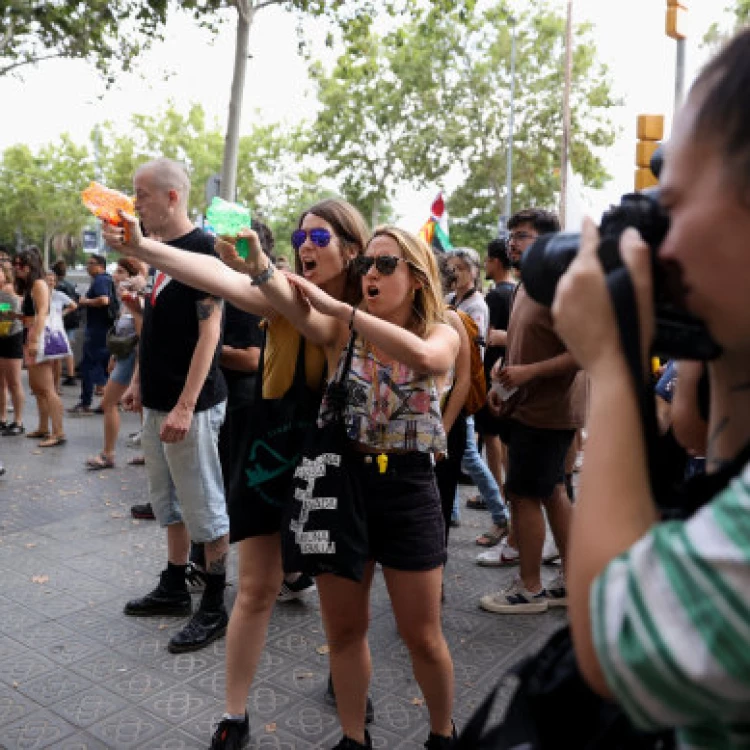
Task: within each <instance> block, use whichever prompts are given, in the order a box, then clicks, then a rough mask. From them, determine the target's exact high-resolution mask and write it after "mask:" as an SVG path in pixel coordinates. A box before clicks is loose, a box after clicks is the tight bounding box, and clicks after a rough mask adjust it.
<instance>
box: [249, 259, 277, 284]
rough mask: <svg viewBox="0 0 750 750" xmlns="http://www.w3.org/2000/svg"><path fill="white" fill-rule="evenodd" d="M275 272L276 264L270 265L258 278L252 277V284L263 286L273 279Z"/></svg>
mask: <svg viewBox="0 0 750 750" xmlns="http://www.w3.org/2000/svg"><path fill="white" fill-rule="evenodd" d="M275 271H276V267H275V266H274V264H273V263H269V264H268V265H267V266H266V270H265V271H261V272H260V273H259V274H258V275H257V276H251V277H250V283H251V284H252V285H253V286H262V285H263V284H265V283H267V282H268V281H269V280H270V279H271V276H273V275H274V273H275Z"/></svg>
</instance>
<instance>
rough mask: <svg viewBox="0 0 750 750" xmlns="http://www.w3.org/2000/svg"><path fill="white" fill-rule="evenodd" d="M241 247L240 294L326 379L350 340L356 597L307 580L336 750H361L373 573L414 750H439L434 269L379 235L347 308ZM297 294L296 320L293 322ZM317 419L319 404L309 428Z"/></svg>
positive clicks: (444, 726) (448, 740)
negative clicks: (417, 744)
mask: <svg viewBox="0 0 750 750" xmlns="http://www.w3.org/2000/svg"><path fill="white" fill-rule="evenodd" d="M249 239H250V243H249V244H250V246H251V253H250V255H249V258H248V263H247V266H248V270H249V272H250V274H251V276H252V279H253V283H254V284H255V285H256V286H258V288H259V289H260V290H261V291H262V292H263V293H264V294H265V295H266V298H267V299H268V301H269V303H270V304H271V305H272V306H273V307H274V309H276V310H278V311H279V312H280V313H282V314H283V315H286V316H288V318H289V320H291V321H292V323H294V325H295V326H297V327H298V329H299V330H300V332H301V333H302V335H304V336H305V337H306V339H307V340H308V341H313V342H316V343H318V344H320V345H322V346H323V347H324V350H325V352H326V356H327V358H328V367H329V372H330V373H335V374H336V375H338V374H339V373H340V372H341V368H342V366H343V361H344V358H345V353H346V349H347V348H348V346H347V345H348V341H349V336H350V331H353V332H354V333H355V335H356V337H355V341H354V347H353V355H352V358H351V366H350V369H349V372H348V375H347V380H346V386H347V393H348V397H347V400H346V401H347V403H346V406H345V408H344V422H345V425H346V429H347V434H348V437H349V439H350V444H349V452H348V456H347V462H348V465H349V466H351V467H353V471H354V472H355V473H356V474H357V475H358V478H359V484H360V485H361V487H362V488H363V492H364V503H365V507H366V516H367V527H368V537H369V554H368V560H367V562H366V567H365V575H364V577H363V579H362V581H360V582H359V583H357V582H354V581H352V580H349V579H347V578H343V577H339V576H336V575H333V574H324V575H320V576H318V577H317V583H318V591H319V594H320V602H321V608H322V614H323V621H324V624H325V628H326V633H327V638H328V643H329V646H330V660H331V672H332V676H333V684H334V688H335V692H336V696H337V710H338V713H339V718H340V720H341V725H342V729H343V734H344V736H343V737H342V739H341V741H340V742H339V743H338V745H336V750H357V749H358V748H369V747H372V745H371V741H370V736H369V734H368V732H367V731H366V729H365V704H366V697H367V687H368V683H369V679H370V673H371V669H372V667H371V662H370V652H369V647H368V644H367V630H368V625H369V615H370V613H369V598H370V588H371V585H372V578H373V573H374V569H375V564H376V563H380V565H381V566H382V569H383V575H384V577H385V581H386V585H387V587H388V593H389V595H390V599H391V604H392V606H393V611H394V615H395V617H396V622H397V624H398V630H399V633H400V634H401V637H402V638H403V639H404V642H405V644H406V646H407V648H408V649H409V652H410V655H411V659H412V664H413V669H414V676H415V678H416V680H417V682H418V683H419V686H420V688H421V689H422V693H423V695H424V697H425V701H426V703H427V707H428V710H429V714H430V730H431V731H430V734H429V737H428V739H427V742H426V744H425V747H426V748H428V750H440V749H442V748H448V747H450V746H451V744H452V741H453V740H452V738H453V736H454V728H453V724H452V720H451V711H452V705H453V664H452V661H451V657H450V654H449V652H448V647H447V645H446V642H445V639H444V637H443V633H442V627H441V623H440V609H441V605H440V596H441V583H442V570H443V565H444V563H445V560H446V546H445V527H444V522H443V517H442V512H441V506H440V496H439V493H438V489H437V484H436V481H435V473H434V468H433V466H434V457H435V455H436V454H440V453H444V452H445V449H446V437H445V430H444V427H443V423H442V416H441V411H440V402H441V398H442V396H443V394H444V393H445V391H446V390H447V389H448V388H449V387H450V385H451V381H452V372H453V367H454V363H455V361H456V357H457V356H458V351H459V336H458V334H457V333H456V331H455V330H454V328H453V327H452V326H451V325H450V324H449V323H448V321H447V316H446V310H445V305H444V303H443V301H442V299H441V296H440V280H439V276H438V269H437V264H436V262H435V258H434V255H433V253H432V251H431V250H430V248H429V247H428V246H427V245H426V244H425V243H424V242H422V240H420V239H418V238H416V237H414V236H413V235H411V234H409V233H408V232H405V231H403V230H401V229H398V228H396V227H391V226H384V227H379V228H378V229H377V230H376V231H375V233H374V235H373V237H372V239H371V240H370V242H369V243H368V246H367V248H366V251H365V255H364V256H361V257H358V258H355V259H354V260H353V265H354V268H355V269H356V271H357V272H358V273H359V275H360V276H361V278H362V296H363V301H362V303H361V305H359V306H354V305H351V304H349V303H347V302H343V301H341V300H339V299H336V298H334V297H332V296H330V295H329V294H327V293H326V292H325V291H324V290H323V289H321V288H320V287H318V286H316V285H315V284H312V283H311V282H310V281H309V280H307V279H305V278H303V277H300V276H294V275H285V274H283V273H281V272H277V271H276V272H275V271H274V267H273V266H272V265H271V264H270V262H269V261H268V260H267V259H265V256H263V255H262V253H261V252H260V251H259V244H258V243H257V241H255V239H254V238H253V236H252V234H251V235H249ZM312 256H313V251H312V249H310V250H306V249H305V248H304V247H302V248H301V249H300V260H301V262H302V264H303V268H304V267H305V266H306V263H307V260H308V257H309V258H310V260H311V261H312V260H313V257H312ZM299 294H301V295H302V297H303V298H304V299H305V300H306V301H307V302H308V303H309V306H310V307H309V309H306V310H303V311H302V312H301V313H300V311H299V306H298V304H297V297H298V295H299ZM330 418H331V409H330V407H329V405H328V403H327V400H326V398H325V397H324V399H323V404H322V406H321V411H320V416H319V421H320V422H322V423H325V422H326V421H327V420H328V419H330Z"/></svg>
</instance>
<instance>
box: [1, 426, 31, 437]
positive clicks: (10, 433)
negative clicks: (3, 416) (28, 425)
mask: <svg viewBox="0 0 750 750" xmlns="http://www.w3.org/2000/svg"><path fill="white" fill-rule="evenodd" d="M24 432H26V430H25V429H24V426H23V425H22V424H18V422H11V423H10V424H9V425H6V426H5V429H3V431H2V434H3V435H5V436H6V437H16V435H23V433H24Z"/></svg>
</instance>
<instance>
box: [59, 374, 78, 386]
mask: <svg viewBox="0 0 750 750" xmlns="http://www.w3.org/2000/svg"><path fill="white" fill-rule="evenodd" d="M77 383H78V381H77V380H76V379H75V378H74V377H73V376H72V375H66V376H65V377H64V378H63V379H62V385H77Z"/></svg>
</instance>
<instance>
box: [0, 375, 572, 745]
mask: <svg viewBox="0 0 750 750" xmlns="http://www.w3.org/2000/svg"><path fill="white" fill-rule="evenodd" d="M68 390H71V393H70V394H68V393H67V391H66V394H65V395H64V399H65V400H66V406H70V405H72V404H73V403H74V398H75V396H76V395H77V392H76V393H73V391H75V390H76V389H68ZM31 407H32V415H30V416H29V421H32V420H33V418H34V417H33V404H32V405H31ZM122 417H123V427H122V432H121V437H122V436H124V435H127V434H128V433H129V432H133V431H135V429H136V428H137V424H138V423H137V419H136V418H135V417H134V416H133V415H130V414H123V415H122ZM68 427H70V429H69V430H68ZM66 431H68V437H69V439H68V443H67V444H66V446H65V447H64V449H62V450H61V451H60V452H59V454H57V455H56V456H51V455H45V456H44V458H42V457H41V456H40V455H36V454H34V452H33V446H29V445H28V444H26V445H24V444H23V443H20V442H19V441H9V442H8V444H5V443H4V444H3V450H4V453H3V461H4V462H5V464H6V466H7V467H8V469H9V471H8V474H7V475H6V477H5V478H4V479H3V480H1V481H2V484H0V748H2V750H11V748H13V749H14V750H15V749H16V748H24V750H29V748H54V750H101V749H102V748H107V749H108V750H121V749H122V750H128V749H130V748H134V749H137V750H178V749H183V750H195V749H198V750H206V748H207V747H208V744H209V741H210V737H211V734H212V732H213V729H214V727H215V725H216V723H217V722H218V721H219V719H220V718H221V715H222V712H223V707H224V700H223V699H224V691H225V682H226V680H225V654H226V641H225V639H220V640H218V641H215V642H214V643H212V644H211V645H210V646H209V647H208V648H206V649H204V650H202V651H199V652H195V653H190V654H180V655H173V654H170V653H168V652H167V643H168V641H169V638H170V637H171V636H172V635H173V634H174V633H175V632H176V631H177V630H178V629H180V628H181V627H183V625H184V624H185V622H186V621H187V618H134V617H126V616H125V615H124V614H123V612H122V609H123V606H124V604H125V602H126V601H128V600H129V599H132V598H136V597H140V596H142V595H143V594H145V593H146V592H148V591H150V590H151V589H153V588H154V586H155V585H156V583H157V581H158V575H159V572H160V570H161V569H162V568H163V567H164V564H165V559H166V548H165V534H164V531H163V529H160V528H159V527H158V525H157V524H155V523H153V522H146V521H134V520H133V519H131V518H130V516H129V509H130V505H131V504H132V503H133V502H143V501H144V500H145V499H146V480H145V472H144V471H143V469H131V467H127V468H126V467H124V466H123V467H121V468H118V469H116V470H115V471H112V472H104V473H101V474H96V473H86V472H85V471H84V470H83V469H82V465H83V461H84V460H85V458H86V456H88V455H90V454H91V453H93V452H94V451H95V450H96V449H97V448H98V447H99V444H100V441H101V421H100V420H98V419H93V418H92V419H91V420H66ZM25 442H26V443H28V442H29V441H25ZM6 451H7V452H6ZM127 455H128V454H127V453H126V452H125V449H124V448H123V447H118V461H121V462H122V463H123V464H124V462H125V460H126V457H127ZM17 477H23V478H22V479H18V478H17ZM461 492H462V494H463V495H468V494H470V493H471V492H472V489H471V488H468V487H462V488H461ZM462 518H463V525H462V527H461V528H459V529H456V530H452V532H451V542H450V556H449V561H448V565H447V568H446V571H445V591H446V599H447V600H446V604H445V607H444V611H443V628H444V632H445V637H446V640H447V642H448V644H449V647H450V649H451V653H452V656H453V659H454V672H455V686H456V687H455V692H456V703H455V716H456V720H457V723H458V724H459V727H460V726H461V725H462V724H463V723H464V722H465V721H466V720H467V719H468V718H469V716H470V715H471V713H472V712H473V711H474V710H475V709H476V707H477V706H478V705H479V703H480V702H481V700H482V699H483V698H484V696H486V695H487V693H488V692H489V690H490V689H491V688H492V687H494V686H495V685H496V684H497V683H499V682H502V688H501V690H500V695H499V697H498V700H497V702H496V706H495V708H494V709H493V714H492V715H493V717H494V718H495V719H497V720H499V718H500V716H501V715H502V712H503V711H504V710H505V707H506V705H507V702H508V700H509V698H510V696H511V695H512V690H513V682H512V680H509V679H508V677H507V673H508V670H509V668H510V667H511V666H513V665H514V664H516V663H517V662H518V661H520V660H521V659H522V658H523V657H525V656H526V655H527V654H529V653H530V652H532V651H533V650H534V649H537V648H539V646H540V645H541V644H542V643H543V642H544V640H546V639H547V638H548V637H549V635H550V634H551V632H552V631H554V630H555V629H556V628H558V627H560V626H561V625H562V624H563V623H564V622H565V612H564V610H561V611H555V612H549V613H546V614H544V615H540V616H531V615H529V616H514V617H503V616H499V615H494V614H491V613H486V612H483V611H481V610H480V609H479V606H478V601H479V597H480V596H482V595H483V594H486V593H489V592H490V591H495V590H498V589H499V588H502V587H503V586H505V585H507V584H508V583H509V582H510V581H511V579H512V577H513V576H514V575H515V574H516V570H515V569H512V568H511V569H503V570H498V569H487V568H480V567H478V566H477V565H476V564H475V559H476V555H477V554H478V553H479V552H480V551H481V549H480V548H479V547H477V545H476V544H475V543H474V539H475V537H476V536H477V535H478V534H479V533H481V531H482V530H483V529H484V528H485V527H486V525H487V523H488V519H489V516H488V515H487V514H486V513H482V512H478V511H470V510H462ZM236 570H237V553H236V550H234V549H233V550H232V551H231V552H230V558H229V571H230V573H229V578H230V584H231V585H230V587H229V588H228V590H227V597H226V599H227V603H228V606H230V607H231V605H232V602H233V601H234V598H235V596H236V593H237V586H236ZM556 572H557V569H556V568H552V567H550V568H545V570H544V571H543V576H546V577H552V576H553V575H554V574H555V573H556ZM34 576H47V579H46V581H44V582H43V583H41V582H34V581H33V580H32V578H33V577H34ZM199 597H200V594H195V595H194V597H193V599H194V603H195V605H196V606H197V602H198V600H199ZM370 607H371V622H370V632H369V643H370V649H371V653H372V662H373V673H372V682H371V686H370V693H371V695H372V698H373V701H374V705H375V717H376V719H375V724H374V725H373V726H372V727H371V734H372V738H373V746H374V747H375V748H382V749H383V750H391V749H393V750H420V748H422V747H423V744H424V741H425V739H426V737H427V733H428V717H427V708H426V706H425V705H424V701H423V699H422V694H421V691H420V689H419V686H418V685H417V683H416V680H415V679H414V676H413V674H412V669H411V660H410V657H409V653H408V650H407V649H406V647H405V645H404V644H403V642H402V641H401V639H400V637H399V635H398V629H397V627H396V622H395V618H394V616H393V612H392V610H391V607H390V602H389V599H388V591H387V588H386V586H385V582H384V578H383V576H382V573H381V572H380V571H379V570H377V571H376V573H375V577H374V580H373V585H372V591H371V597H370ZM326 646H327V639H326V636H325V633H324V629H323V625H322V620H321V613H320V603H319V600H318V596H317V594H314V593H313V594H312V595H309V596H306V597H305V598H304V599H303V600H301V601H295V602H289V603H285V604H279V605H278V606H276V607H275V608H274V610H273V613H272V616H271V620H270V623H269V628H268V639H267V644H266V647H265V648H264V650H263V652H262V654H261V656H260V661H259V664H258V669H257V674H256V679H255V682H254V684H253V685H252V688H251V690H250V694H249V696H248V700H247V708H248V712H249V715H250V721H251V730H252V742H251V745H250V747H251V748H253V749H255V750H308V749H310V750H327V749H328V748H331V747H333V746H334V745H335V744H336V743H337V742H338V740H339V739H340V737H341V729H340V725H339V722H338V718H337V716H336V713H335V710H334V709H333V708H331V707H330V706H328V705H327V704H326V703H325V701H324V695H325V689H326V683H327V679H328V655H327V652H326V648H325V647H326Z"/></svg>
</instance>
